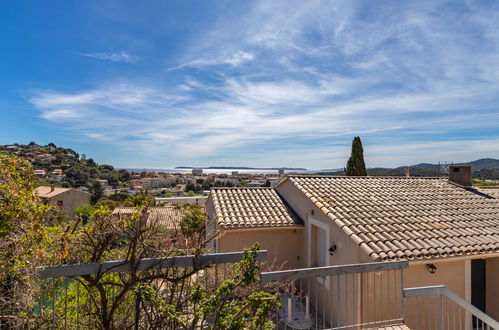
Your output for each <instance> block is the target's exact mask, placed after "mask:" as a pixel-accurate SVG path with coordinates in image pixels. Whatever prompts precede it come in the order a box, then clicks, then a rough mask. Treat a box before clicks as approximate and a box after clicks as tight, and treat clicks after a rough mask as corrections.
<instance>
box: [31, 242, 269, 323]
mask: <svg viewBox="0 0 499 330" xmlns="http://www.w3.org/2000/svg"><path fill="white" fill-rule="evenodd" d="M243 257H244V252H233V253H214V254H208V255H196V256H192V255H191V256H175V257H168V258H152V259H142V260H138V261H136V262H134V263H132V262H130V261H123V260H121V261H109V262H96V263H88V264H77V265H61V266H50V267H40V268H38V272H37V276H38V278H39V279H40V286H39V289H38V290H37V292H36V293H35V295H36V300H37V304H36V306H35V314H36V315H38V317H39V319H40V324H43V326H47V327H51V328H57V329H91V328H94V327H95V325H96V324H98V323H99V322H98V321H102V317H103V314H102V310H103V309H104V308H105V309H107V310H109V309H113V308H115V307H116V308H117V310H116V313H119V315H120V317H119V319H120V320H119V321H118V322H119V324H116V323H113V324H111V326H110V327H111V328H134V329H139V328H144V329H146V328H149V326H148V324H149V323H150V319H148V316H150V315H148V314H151V313H154V312H155V311H153V310H151V308H152V307H151V306H145V304H144V303H142V302H141V295H140V292H139V293H138V292H137V291H135V290H129V291H127V292H126V294H123V295H121V294H120V292H123V290H122V289H123V286H124V285H126V283H127V281H128V278H127V276H129V274H130V272H131V271H132V270H133V271H135V272H137V271H138V272H147V274H155V275H158V276H155V277H154V278H155V280H154V283H155V287H157V292H156V293H155V294H156V295H162V296H164V297H165V298H164V299H165V300H167V299H168V300H169V301H171V303H173V304H175V303H176V301H180V300H182V299H188V298H189V296H190V292H191V291H190V290H191V289H192V288H193V287H194V286H195V285H196V284H202V285H203V286H204V287H205V288H206V289H207V290H209V291H210V292H214V290H215V289H216V287H217V286H218V284H220V283H221V282H222V281H224V280H225V279H227V277H228V276H230V275H231V272H232V270H233V269H232V268H233V265H234V264H235V263H237V262H239V261H241V260H242V259H243ZM266 257H267V251H263V250H262V251H258V254H257V256H256V260H257V262H258V263H260V262H261V261H262V260H265V259H266ZM193 269H197V270H198V271H196V272H192V271H193ZM190 272H192V275H189V274H190ZM185 274H187V275H188V276H185V278H184V277H183V275H185ZM173 277H176V278H177V279H179V280H171V278H173ZM97 280H98V281H100V283H103V285H102V286H101V287H99V288H97V289H96V287H95V286H93V287H92V286H91V285H90V284H91V283H95V282H96V281H97ZM253 289H254V288H253V287H251V288H250V290H253ZM179 292H183V295H182V296H180V293H179ZM93 296H99V297H100V298H101V299H100V302H97V301H96V300H95V299H93V298H92V297H93ZM104 299H105V301H106V302H102V301H103V300H104ZM116 302H119V304H118V303H116ZM185 313H186V315H188V314H189V313H190V311H185ZM113 322H114V321H113ZM148 322H149V323H148ZM149 325H150V324H149Z"/></svg>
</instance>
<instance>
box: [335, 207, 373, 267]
mask: <svg viewBox="0 0 499 330" xmlns="http://www.w3.org/2000/svg"><path fill="white" fill-rule="evenodd" d="M327 216H328V217H329V218H330V219H331V220H333V223H334V224H335V225H337V226H338V227H340V229H341V230H342V231H343V232H344V233H345V234H346V235H347V236H348V237H349V238H350V239H351V240H352V241H353V242H354V243H356V244H357V245H358V246H359V247H360V248H361V250H362V251H363V252H365V253H366V254H367V255H368V256H369V258H370V259H371V260H373V261H380V260H381V257H380V256H379V255H378V254H377V253H376V252H375V251H374V250H373V249H371V248H370V247H369V245H367V243H366V242H364V240H363V239H362V238H360V237H359V236H357V235H356V234H355V233H354V232H353V231H351V230H350V228H348V226H347V225H345V224H344V223H343V222H341V220H339V219H338V218H336V217H335V216H334V214H332V213H331V212H328V213H327Z"/></svg>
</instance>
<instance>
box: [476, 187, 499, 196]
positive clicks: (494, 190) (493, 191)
mask: <svg viewBox="0 0 499 330" xmlns="http://www.w3.org/2000/svg"><path fill="white" fill-rule="evenodd" d="M475 188H476V190H478V191H480V192H482V193H484V194H487V195H489V196H491V197H494V198H497V199H499V187H475Z"/></svg>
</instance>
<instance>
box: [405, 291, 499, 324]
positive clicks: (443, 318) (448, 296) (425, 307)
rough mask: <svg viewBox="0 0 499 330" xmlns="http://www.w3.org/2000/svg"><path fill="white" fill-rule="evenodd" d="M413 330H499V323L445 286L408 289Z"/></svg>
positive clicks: (407, 319) (407, 308) (406, 299)
mask: <svg viewBox="0 0 499 330" xmlns="http://www.w3.org/2000/svg"><path fill="white" fill-rule="evenodd" d="M404 298H405V305H406V310H407V314H406V317H405V318H406V324H407V325H408V326H409V327H410V328H411V329H429V330H430V329H435V330H452V329H455V330H471V329H483V330H490V329H496V330H498V329H499V322H497V321H496V320H494V319H492V318H491V317H490V316H488V315H487V314H485V313H484V312H482V311H481V310H479V309H478V308H476V307H474V306H473V305H471V304H470V303H468V302H467V301H466V300H464V299H463V298H461V297H460V296H458V295H457V294H456V293H454V292H452V291H451V290H449V289H448V288H446V287H445V286H442V285H437V286H428V287H419V288H407V289H404Z"/></svg>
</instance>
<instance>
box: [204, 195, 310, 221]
mask: <svg viewBox="0 0 499 330" xmlns="http://www.w3.org/2000/svg"><path fill="white" fill-rule="evenodd" d="M210 196H211V198H213V204H214V207H215V215H216V219H217V223H218V225H219V226H220V227H222V228H225V229H236V228H263V227H302V226H303V224H302V222H301V221H300V220H299V219H298V217H297V216H296V215H295V214H294V213H293V211H292V210H291V209H290V208H289V207H288V206H286V204H285V202H284V201H283V199H282V198H281V197H280V196H279V195H278V194H277V192H276V191H275V190H274V189H273V188H215V189H212V190H211V193H210Z"/></svg>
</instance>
